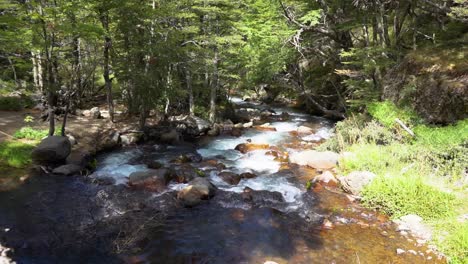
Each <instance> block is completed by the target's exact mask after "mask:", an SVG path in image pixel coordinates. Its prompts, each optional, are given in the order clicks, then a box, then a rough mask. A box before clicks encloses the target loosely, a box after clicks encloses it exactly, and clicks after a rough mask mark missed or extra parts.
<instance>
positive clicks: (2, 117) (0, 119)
mask: <svg viewBox="0 0 468 264" xmlns="http://www.w3.org/2000/svg"><path fill="white" fill-rule="evenodd" d="M39 115H40V113H39V112H38V111H34V110H31V109H27V110H23V111H0V142H3V141H4V140H7V139H9V138H10V137H9V136H8V135H10V136H12V135H13V134H14V133H15V131H17V130H18V129H20V128H22V127H24V126H26V125H32V126H34V127H36V126H41V124H40V123H39V121H37V120H38V119H39ZM27 116H32V117H34V120H35V121H34V122H33V123H30V124H26V122H24V118H25V117H27Z"/></svg>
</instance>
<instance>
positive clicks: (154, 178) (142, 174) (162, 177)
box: [128, 168, 171, 192]
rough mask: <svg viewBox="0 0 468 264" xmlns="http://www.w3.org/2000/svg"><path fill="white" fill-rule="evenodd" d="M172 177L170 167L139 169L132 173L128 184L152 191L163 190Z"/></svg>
mask: <svg viewBox="0 0 468 264" xmlns="http://www.w3.org/2000/svg"><path fill="white" fill-rule="evenodd" d="M170 179H171V171H170V170H169V169H165V168H164V169H158V170H147V171H137V172H134V173H132V174H130V177H129V180H128V185H129V186H130V187H133V188H136V189H145V190H148V191H152V192H162V191H164V190H165V188H166V185H167V183H168V182H169V181H170Z"/></svg>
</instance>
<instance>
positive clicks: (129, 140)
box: [120, 133, 143, 146]
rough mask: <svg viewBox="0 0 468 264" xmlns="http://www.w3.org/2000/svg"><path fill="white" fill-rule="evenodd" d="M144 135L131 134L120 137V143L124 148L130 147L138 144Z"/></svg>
mask: <svg viewBox="0 0 468 264" xmlns="http://www.w3.org/2000/svg"><path fill="white" fill-rule="evenodd" d="M142 136H143V134H141V133H129V134H125V135H121V136H120V141H121V143H122V145H124V146H130V145H135V144H137V143H138V142H139V141H140V139H141V138H142Z"/></svg>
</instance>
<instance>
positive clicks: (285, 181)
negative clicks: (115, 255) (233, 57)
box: [97, 99, 444, 263]
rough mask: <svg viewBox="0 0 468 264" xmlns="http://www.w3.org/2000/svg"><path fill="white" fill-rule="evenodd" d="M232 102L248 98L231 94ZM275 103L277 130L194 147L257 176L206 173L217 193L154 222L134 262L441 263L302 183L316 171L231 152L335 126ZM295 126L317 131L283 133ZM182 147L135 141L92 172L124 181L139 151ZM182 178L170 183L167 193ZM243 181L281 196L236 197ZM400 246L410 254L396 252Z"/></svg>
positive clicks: (164, 157) (323, 135)
mask: <svg viewBox="0 0 468 264" xmlns="http://www.w3.org/2000/svg"><path fill="white" fill-rule="evenodd" d="M233 101H235V102H236V103H238V104H240V105H246V106H247V104H246V103H245V102H242V101H240V100H238V99H234V100H233ZM248 106H249V107H251V106H252V105H251V104H248ZM254 106H255V105H254ZM257 106H258V105H257ZM274 110H275V112H276V113H277V114H276V115H280V114H281V113H282V112H289V114H290V116H291V118H290V119H289V121H282V122H271V126H273V127H275V128H276V130H277V131H258V130H255V129H249V130H247V131H246V132H245V133H244V134H243V135H242V136H241V137H232V136H226V135H224V136H220V137H216V138H211V139H208V140H203V141H201V142H200V144H199V146H198V147H197V148H196V151H197V152H198V153H199V154H201V155H202V156H203V158H204V159H216V160H218V161H219V162H221V163H223V164H225V165H226V167H227V170H228V171H233V172H235V173H243V172H254V173H256V174H257V175H258V176H257V177H256V178H253V179H242V180H241V181H240V183H239V184H238V185H235V186H233V185H229V184H227V183H226V182H224V181H223V180H222V179H221V178H220V177H218V171H215V170H214V171H211V172H210V173H209V175H208V177H209V179H210V181H211V182H212V183H213V184H215V185H216V186H217V187H218V188H219V189H220V190H221V192H218V194H217V195H216V196H215V197H214V198H213V199H212V200H210V201H208V202H206V203H203V204H202V205H200V206H197V207H195V208H190V209H185V208H181V209H180V210H178V211H176V212H174V213H173V214H171V215H170V216H169V217H168V218H167V219H166V220H165V221H164V223H163V224H162V225H160V226H159V227H158V228H155V229H152V230H148V239H147V242H146V243H145V244H144V246H142V248H141V249H140V250H138V252H137V253H136V254H135V255H133V256H132V259H137V260H138V261H141V263H264V262H266V261H275V262H277V263H444V261H443V260H438V259H437V256H436V255H435V254H434V253H431V252H430V251H428V249H427V248H426V247H425V246H418V245H416V242H415V240H414V239H413V240H412V241H409V240H408V238H407V237H404V236H402V235H400V234H399V233H397V232H396V231H395V227H394V226H393V225H392V224H391V222H390V221H389V220H388V219H387V218H385V217H383V216H381V215H379V214H377V213H374V212H369V211H368V210H365V209H363V208H361V207H360V206H359V205H357V204H354V203H351V202H350V201H349V199H347V198H346V195H344V194H343V193H341V191H340V190H339V189H337V188H334V187H326V186H325V187H324V186H321V185H318V186H315V187H314V188H313V190H310V191H308V190H306V188H305V183H306V182H307V181H308V180H310V179H312V178H313V177H314V175H315V174H316V172H315V171H314V170H312V169H307V168H297V167H294V166H289V165H287V164H284V163H281V162H279V161H275V160H274V158H273V157H272V156H267V155H265V152H266V151H267V150H256V151H252V152H248V153H246V154H242V153H240V152H238V151H236V150H234V148H235V147H236V146H237V145H238V144H241V143H246V142H247V140H250V141H251V142H252V143H256V144H269V145H270V146H275V147H276V148H278V149H279V150H280V151H286V152H289V153H291V152H294V151H300V150H301V149H302V147H301V145H298V144H296V143H297V142H318V141H321V140H323V139H327V138H329V137H330V136H331V135H332V133H331V127H332V124H331V123H330V122H329V121H327V120H325V119H322V118H316V117H311V116H308V115H306V114H303V113H300V112H295V111H293V110H291V109H289V108H274ZM301 125H305V126H308V127H310V128H312V129H313V130H314V133H312V134H309V135H294V134H292V133H290V132H292V131H297V128H298V127H299V126H301ZM293 142H296V143H293ZM183 151H185V150H184V149H179V148H177V147H176V148H169V149H167V150H164V151H160V150H158V151H153V152H152V153H150V154H148V153H144V152H142V151H141V150H139V149H130V150H125V151H123V152H117V153H112V154H110V155H106V156H105V157H103V158H102V162H101V164H102V165H101V166H100V167H99V168H98V171H97V173H98V174H99V173H102V174H108V175H111V176H112V177H115V178H116V180H117V184H124V183H125V182H126V177H128V175H129V174H130V173H131V172H133V171H136V170H145V169H147V168H146V167H145V165H142V164H138V161H139V160H141V159H142V158H143V156H145V155H146V156H148V155H149V156H151V157H153V158H154V160H158V161H161V162H163V163H166V164H167V163H168V162H169V161H170V160H172V159H173V158H174V157H177V156H178V155H179V154H180V153H182V152H183ZM192 165H194V166H197V165H196V164H192ZM185 186H186V185H185V184H175V183H171V184H170V185H169V187H168V191H169V192H171V191H178V190H180V189H182V188H184V187H185ZM246 187H249V188H251V189H253V190H256V191H266V192H277V193H279V194H280V195H281V197H282V199H283V201H281V202H277V201H276V202H263V203H257V204H256V203H248V202H245V201H244V200H243V199H242V198H240V197H241V195H242V192H243V191H244V188H246ZM317 218H319V219H323V218H325V219H327V220H326V221H329V222H330V223H332V227H330V228H328V227H324V226H323V225H322V221H316V220H313V219H317ZM410 239H411V238H410ZM397 249H404V250H405V251H408V250H409V252H411V253H408V252H406V253H404V254H397V253H396V252H397ZM413 251H414V254H413V253H412V252H413Z"/></svg>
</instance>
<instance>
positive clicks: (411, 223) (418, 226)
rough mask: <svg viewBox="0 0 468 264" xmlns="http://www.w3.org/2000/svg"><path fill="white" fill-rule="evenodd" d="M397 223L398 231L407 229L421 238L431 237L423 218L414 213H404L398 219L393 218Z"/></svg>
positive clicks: (430, 231) (427, 238)
mask: <svg viewBox="0 0 468 264" xmlns="http://www.w3.org/2000/svg"><path fill="white" fill-rule="evenodd" d="M395 223H396V224H397V225H398V228H397V230H398V231H400V232H403V231H408V232H410V233H411V234H412V235H413V236H415V237H416V238H419V239H422V240H430V239H431V238H432V230H431V228H430V227H429V226H427V225H425V224H424V223H423V219H422V218H421V217H420V216H418V215H414V214H410V215H405V216H402V217H400V219H398V220H395Z"/></svg>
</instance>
